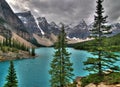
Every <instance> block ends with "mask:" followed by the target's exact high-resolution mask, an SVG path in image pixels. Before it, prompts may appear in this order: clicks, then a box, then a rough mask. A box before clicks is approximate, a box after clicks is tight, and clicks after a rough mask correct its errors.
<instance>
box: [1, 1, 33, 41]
mask: <svg viewBox="0 0 120 87" xmlns="http://www.w3.org/2000/svg"><path fill="white" fill-rule="evenodd" d="M13 32H14V33H16V34H17V35H19V36H20V37H21V38H23V39H25V40H26V41H30V42H33V40H34V38H33V36H32V35H30V33H29V32H28V31H27V29H26V27H25V26H24V24H23V22H22V21H21V20H20V19H19V18H18V16H17V15H16V14H15V13H14V12H13V11H12V9H11V8H10V6H9V5H8V3H7V2H6V1H5V0H0V36H3V37H12V36H13Z"/></svg>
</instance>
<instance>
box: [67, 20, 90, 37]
mask: <svg viewBox="0 0 120 87" xmlns="http://www.w3.org/2000/svg"><path fill="white" fill-rule="evenodd" d="M69 30H70V29H69ZM89 35H90V32H89V30H88V26H87V24H86V22H85V21H84V20H82V21H81V22H80V23H79V24H78V25H76V26H75V27H73V28H72V29H71V30H70V31H69V33H68V36H69V37H70V38H73V37H76V38H82V39H86V38H87V37H88V36H89Z"/></svg>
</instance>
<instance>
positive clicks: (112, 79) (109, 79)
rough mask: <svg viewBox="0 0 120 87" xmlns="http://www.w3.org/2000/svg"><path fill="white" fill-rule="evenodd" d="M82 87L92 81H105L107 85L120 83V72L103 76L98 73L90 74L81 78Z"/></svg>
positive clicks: (96, 82)
mask: <svg viewBox="0 0 120 87" xmlns="http://www.w3.org/2000/svg"><path fill="white" fill-rule="evenodd" d="M81 81H82V87H85V86H86V85H88V84H90V83H94V84H99V83H101V82H104V83H105V84H107V85H113V84H119V83H120V72H113V73H110V74H104V75H103V76H99V75H98V74H90V75H88V76H86V77H84V78H82V79H81Z"/></svg>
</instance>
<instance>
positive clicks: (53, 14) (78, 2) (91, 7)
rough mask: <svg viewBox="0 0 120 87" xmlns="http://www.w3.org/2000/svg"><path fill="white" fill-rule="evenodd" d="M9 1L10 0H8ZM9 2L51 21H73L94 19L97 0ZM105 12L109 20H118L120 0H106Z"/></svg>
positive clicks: (18, 9) (20, 0)
mask: <svg viewBox="0 0 120 87" xmlns="http://www.w3.org/2000/svg"><path fill="white" fill-rule="evenodd" d="M7 1H8V0H7ZM11 1H16V4H13V3H12V2H11V3H9V4H10V5H11V6H12V8H13V9H14V11H15V12H16V11H17V12H18V11H24V10H31V11H32V13H33V15H35V17H39V16H45V17H46V18H47V20H48V21H49V22H51V21H55V22H57V23H59V22H65V23H72V22H79V21H80V20H82V19H85V20H86V21H87V22H91V21H93V19H94V13H95V6H96V1H95V0H11ZM104 1H105V2H104V7H105V12H106V14H107V15H108V16H109V21H116V20H118V18H119V16H120V15H119V14H120V10H119V9H120V5H119V3H120V0H104Z"/></svg>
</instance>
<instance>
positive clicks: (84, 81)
mask: <svg viewBox="0 0 120 87" xmlns="http://www.w3.org/2000/svg"><path fill="white" fill-rule="evenodd" d="M102 81H103V77H102V76H99V75H98V74H90V75H89V76H87V77H84V78H82V79H81V82H82V87H85V86H86V85H88V84H89V83H94V84H98V83H100V82H102Z"/></svg>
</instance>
